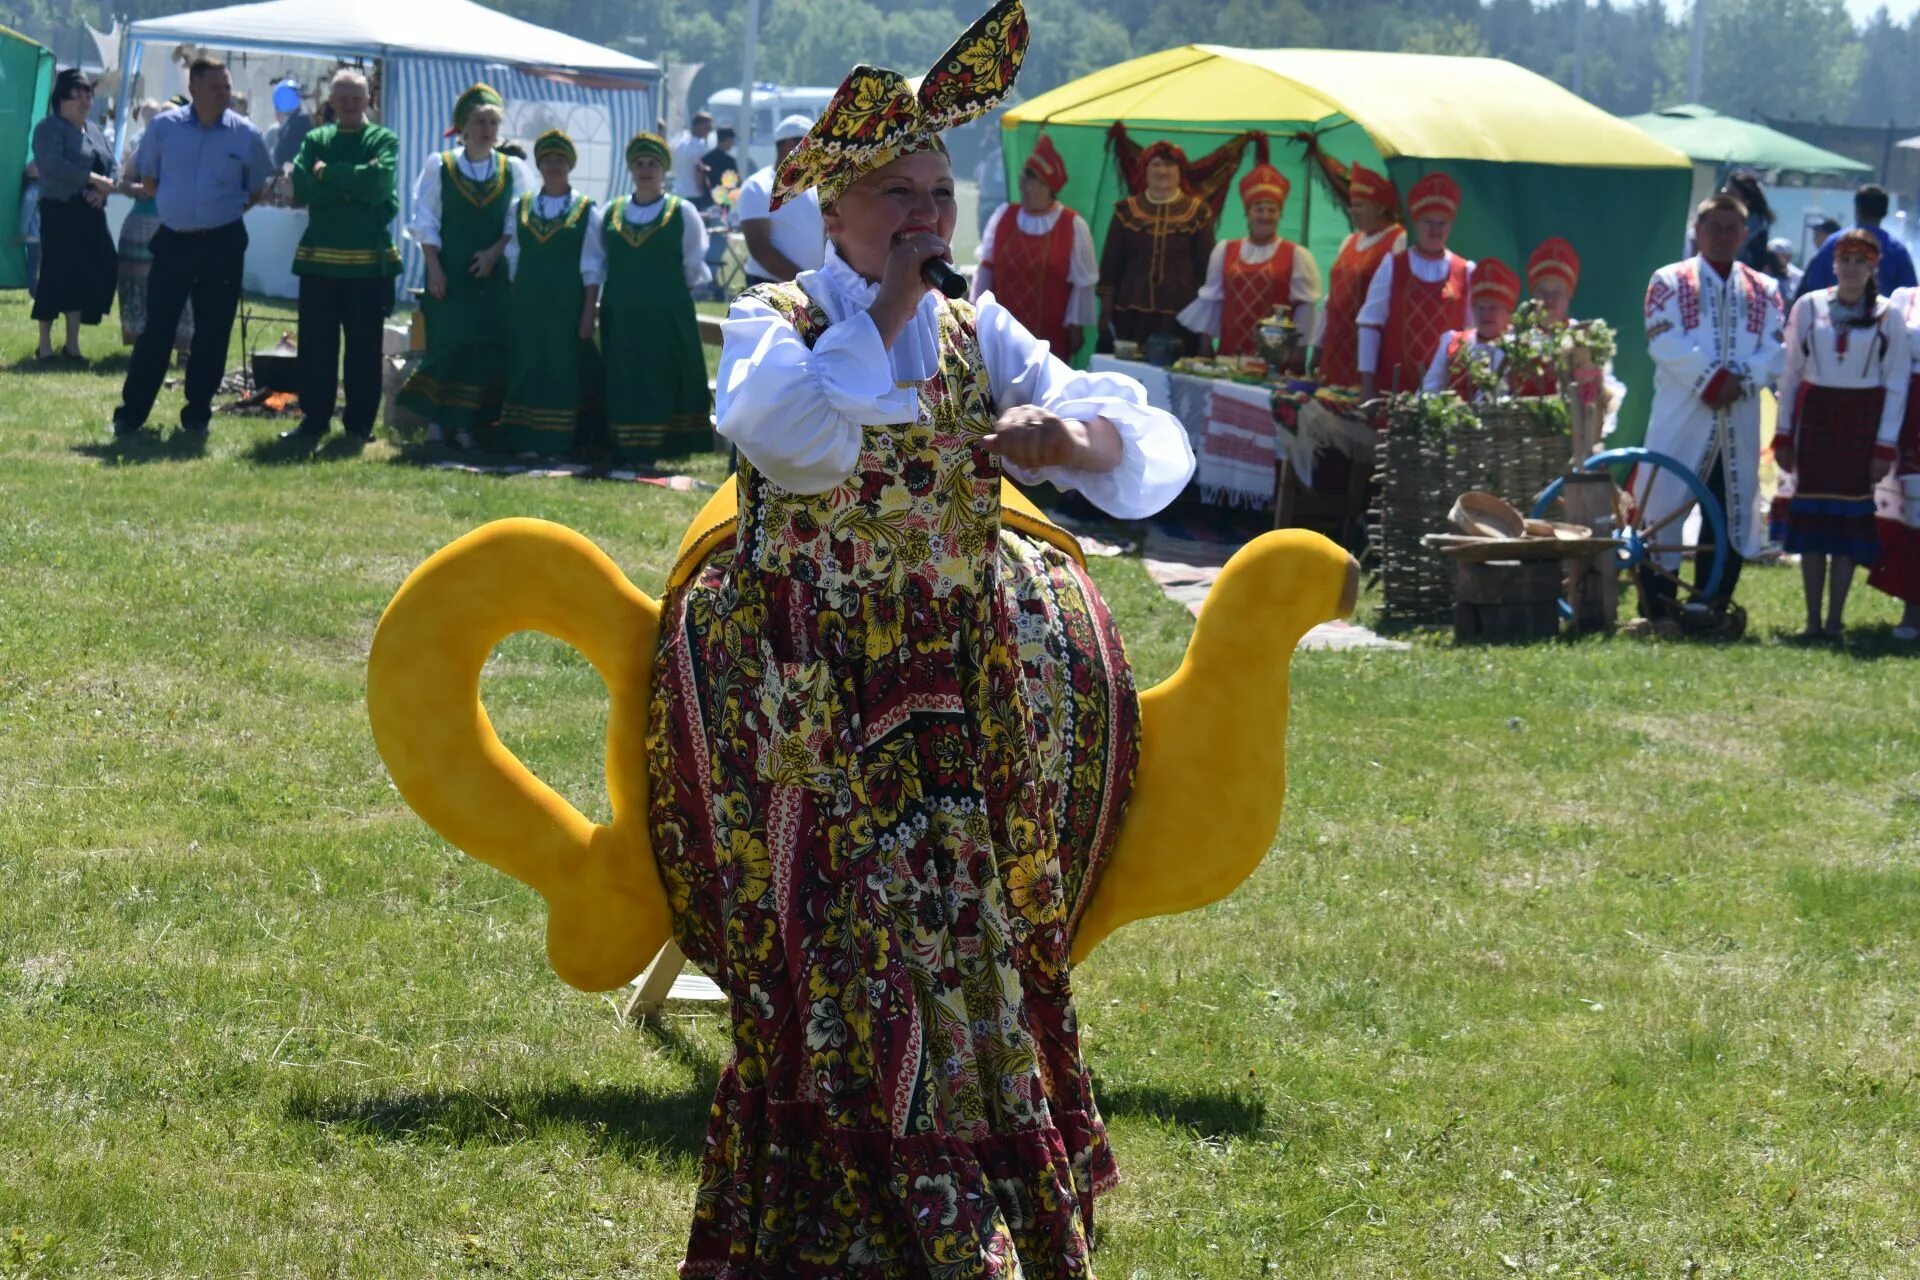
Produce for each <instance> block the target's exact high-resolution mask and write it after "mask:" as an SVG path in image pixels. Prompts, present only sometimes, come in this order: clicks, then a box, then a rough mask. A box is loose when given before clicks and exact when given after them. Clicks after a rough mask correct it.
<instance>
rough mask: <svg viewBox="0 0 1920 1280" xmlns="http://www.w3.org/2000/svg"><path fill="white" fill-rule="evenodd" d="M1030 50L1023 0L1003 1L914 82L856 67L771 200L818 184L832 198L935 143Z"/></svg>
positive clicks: (996, 94)
mask: <svg viewBox="0 0 1920 1280" xmlns="http://www.w3.org/2000/svg"><path fill="white" fill-rule="evenodd" d="M1026 52H1027V12H1026V9H1025V8H1023V7H1022V5H1021V3H1020V0H1000V3H999V4H996V5H995V6H994V7H993V8H991V9H989V10H987V12H986V13H984V14H982V15H981V16H980V17H979V19H978V20H976V21H975V22H974V24H973V25H972V26H971V27H968V28H967V30H966V34H964V35H962V36H961V37H960V38H959V39H958V40H956V41H954V43H953V45H952V47H951V48H949V49H948V50H947V51H946V53H944V54H942V55H941V57H940V60H939V61H937V62H935V63H934V64H933V66H932V67H930V68H929V69H928V70H927V74H926V75H925V76H924V77H922V78H921V80H920V83H919V87H918V88H917V89H916V88H915V87H914V83H913V81H911V80H909V79H908V78H907V77H906V76H903V75H901V74H900V73H899V72H898V71H889V70H887V69H886V68H884V67H870V66H867V65H865V64H864V63H863V64H862V65H860V66H857V67H855V68H854V69H853V70H852V71H851V72H849V73H848V75H847V78H846V79H845V80H843V81H841V83H840V88H839V89H838V90H837V91H835V93H834V95H833V100H832V101H831V102H829V103H827V109H826V110H825V111H824V112H822V113H821V115H820V118H819V119H818V120H817V121H815V122H814V126H813V128H812V129H811V130H809V131H808V133H807V136H806V137H804V138H802V139H801V140H800V145H799V146H797V147H795V148H794V149H793V152H792V153H791V154H790V155H788V157H787V159H786V161H785V162H784V163H783V164H782V165H781V166H780V171H779V173H777V174H776V175H775V177H774V184H773V200H772V207H773V208H775V209H778V208H779V207H780V206H781V205H782V204H784V203H786V202H787V201H788V200H791V199H793V198H794V197H795V196H797V195H799V194H800V193H801V192H803V191H807V190H809V189H811V188H815V187H818V188H819V190H820V202H821V203H822V204H832V203H833V202H834V201H835V200H837V199H839V197H840V195H841V194H842V193H843V192H845V191H846V189H847V188H848V187H850V186H852V185H853V184H854V183H855V182H856V181H858V180H859V178H860V177H861V175H862V174H867V173H871V172H873V171H874V170H875V169H878V168H880V167H881V166H882V165H886V164H891V163H892V162H893V161H895V160H897V159H899V158H900V157H901V156H905V155H913V154H916V153H918V152H921V151H929V150H932V149H933V148H934V147H936V146H937V145H939V138H940V135H941V134H942V133H944V132H946V131H947V130H948V129H952V128H955V127H957V126H959V125H963V124H966V123H967V122H968V121H970V120H977V119H979V118H980V117H981V116H983V115H985V114H986V113H987V112H989V111H991V110H993V108H994V107H996V106H998V105H999V104H1000V101H1001V100H1002V99H1003V98H1005V97H1006V96H1007V94H1008V93H1009V92H1011V91H1012V89H1013V82H1014V80H1015V78H1016V77H1018V76H1019V74H1020V63H1021V60H1022V59H1023V58H1025V56H1026Z"/></svg>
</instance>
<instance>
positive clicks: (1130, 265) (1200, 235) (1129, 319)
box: [1100, 142, 1214, 354]
mask: <svg viewBox="0 0 1920 1280" xmlns="http://www.w3.org/2000/svg"><path fill="white" fill-rule="evenodd" d="M1156 158H1165V159H1170V160H1172V161H1173V162H1174V163H1175V164H1177V165H1179V166H1180V167H1181V169H1182V171H1183V172H1184V171H1185V169H1186V164H1187V157H1186V153H1185V152H1183V151H1182V150H1181V149H1180V148H1179V147H1176V146H1174V145H1173V144H1172V143H1170V142H1156V143H1154V144H1153V145H1152V146H1150V147H1148V148H1147V149H1146V150H1145V151H1143V152H1141V154H1140V161H1139V171H1140V173H1141V174H1142V175H1144V174H1145V173H1146V171H1147V165H1148V164H1149V163H1151V162H1152V161H1153V160H1154V159H1156ZM1141 180H1142V181H1143V182H1144V181H1145V178H1144V177H1143V178H1142V179H1141ZM1213 230H1214V228H1213V210H1212V209H1210V208H1209V207H1208V206H1207V202H1206V201H1204V200H1202V199H1201V198H1200V197H1199V196H1196V195H1194V194H1193V193H1192V192H1190V191H1186V190H1184V189H1183V190H1179V191H1176V192H1174V194H1173V196H1172V197H1171V198H1170V199H1167V200H1164V201H1161V200H1155V199H1153V198H1152V197H1150V196H1148V195H1147V194H1146V192H1145V191H1144V190H1143V191H1139V192H1136V193H1135V194H1133V195H1130V196H1128V197H1127V198H1126V199H1125V200H1122V201H1121V202H1120V203H1119V204H1117V205H1115V206H1114V209H1113V220H1112V221H1111V222H1110V223H1108V224H1107V241H1106V245H1105V246H1104V247H1103V248H1102V250H1101V252H1100V292H1101V293H1102V294H1103V295H1105V296H1106V297H1107V299H1108V305H1109V312H1108V322H1109V324H1110V327H1111V328H1112V330H1113V336H1114V337H1115V338H1116V339H1118V340H1119V341H1122V342H1138V343H1141V344H1143V345H1144V344H1145V342H1146V340H1147V339H1148V338H1150V337H1152V336H1153V335H1154V334H1156V333H1167V334H1173V335H1174V336H1176V337H1178V338H1179V339H1180V341H1181V344H1182V346H1183V347H1184V348H1185V349H1186V351H1187V352H1188V353H1189V354H1191V352H1192V349H1193V339H1192V335H1191V334H1190V333H1189V332H1188V331H1187V330H1186V329H1185V328H1184V327H1183V326H1182V325H1181V324H1180V318H1179V317H1180V312H1181V311H1183V310H1185V309H1186V306H1187V304H1188V303H1190V302H1192V301H1193V300H1194V298H1196V297H1198V296H1199V293H1200V286H1201V284H1202V283H1203V282H1204V281H1205V280H1206V278H1207V263H1208V261H1209V260H1210V259H1211V258H1212V257H1213Z"/></svg>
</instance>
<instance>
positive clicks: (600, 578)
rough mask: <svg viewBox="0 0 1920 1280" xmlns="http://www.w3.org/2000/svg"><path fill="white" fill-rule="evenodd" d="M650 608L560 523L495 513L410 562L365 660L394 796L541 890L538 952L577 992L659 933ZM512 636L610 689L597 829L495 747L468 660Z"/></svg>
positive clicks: (653, 611) (642, 960)
mask: <svg viewBox="0 0 1920 1280" xmlns="http://www.w3.org/2000/svg"><path fill="white" fill-rule="evenodd" d="M659 624H660V609H659V606H658V605H657V604H656V603H655V602H654V601H653V600H652V599H650V598H649V597H648V596H647V595H645V594H644V593H643V592H641V591H639V590H638V589H637V588H635V587H634V586H633V584H632V583H630V582H628V581H627V579H626V577H625V576H624V575H622V574H621V572H620V570H619V568H618V567H616V566H615V564H614V563H613V561H612V560H610V559H609V558H608V557H607V556H606V555H605V554H604V553H603V552H601V550H600V549H599V548H598V547H596V546H594V545H593V544H592V543H591V542H589V541H587V539H585V538H583V537H581V536H580V535H579V534H577V533H575V532H573V531H572V530H571V529H568V528H565V527H564V526H562V525H557V524H552V523H549V522H547V521H544V520H520V519H517V520H499V521H495V522H493V523H492V524H488V525H484V526H482V527H481V528H479V529H476V530H474V531H473V532H472V533H470V534H468V535H467V536H466V537H464V538H461V539H460V540H459V541H457V542H454V543H451V544H450V545H448V546H447V547H445V548H443V549H442V550H441V551H439V552H438V553H437V554H435V555H434V556H433V557H432V558H431V559H429V560H428V561H427V562H426V563H425V564H423V565H421V566H420V567H419V568H418V569H416V570H414V572H413V574H412V575H411V576H410V577H408V579H407V581H406V583H405V584H404V585H403V586H402V587H401V588H400V591H399V593H398V594H397V595H395V596H394V598H393V602H392V603H391V604H389V605H388V606H387V611H386V613H385V614H384V615H383V616H382V617H381V619H380V626H379V629H378V630H377V631H375V632H374V637H373V649H372V653H371V654H370V656H369V658H368V662H367V711H368V715H369V717H370V719H371V720H372V723H373V736H374V741H375V743H376V744H377V745H378V747H379V749H380V755H381V757H382V758H383V759H384V760H385V761H386V763H387V769H388V772H389V773H390V774H391V775H392V777H393V782H394V785H395V786H396V787H397V788H399V791H400V794H401V796H402V797H403V798H404V799H405V800H406V802H407V803H408V804H409V805H411V806H412V807H413V809H414V810H415V811H416V812H417V813H419V814H420V816H421V817H422V818H424V819H425V820H426V821H427V823H428V825H430V826H431V827H432V828H433V829H434V830H435V831H438V832H439V833H440V834H441V835H442V836H444V837H445V838H446V839H447V840H448V841H449V842H450V843H452V844H453V845H454V846H455V847H457V848H459V849H461V850H463V851H464V852H466V853H468V854H471V855H472V856H473V857H476V858H479V859H480V860H481V861H483V862H486V863H488V864H490V865H492V866H494V867H497V868H498V869H499V870H501V871H504V872H506V873H507V874H508V875H511V876H513V877H514V878H516V879H518V880H522V881H524V882H525V883H527V884H528V885H531V886H532V887H533V888H534V889H535V890H537V891H538V892H539V893H540V894H541V896H542V897H544V898H545V899H546V900H547V904H548V908H549V914H548V918H547V959H548V962H549V963H550V964H552V966H553V970H554V972H555V973H557V974H559V975H560V977H561V978H562V979H563V980H564V981H566V982H567V983H569V984H570V985H572V986H575V987H578V988H580V989H581V990H583V991H604V990H609V989H611V988H614V987H618V986H622V985H624V984H625V983H627V982H628V981H630V980H631V979H632V978H633V977H634V976H635V975H636V974H638V973H639V972H640V971H641V970H642V969H643V968H645V967H646V964H647V962H648V961H650V960H651V959H652V958H653V957H654V955H655V953H656V952H658V951H659V950H660V947H661V945H662V944H663V943H665V942H666V941H667V937H668V931H669V916H668V911H667V901H666V894H665V892H664V890H663V889H662V887H661V884H660V877H659V873H658V870H657V868H656V867H655V864H654V860H653V852H652V849H651V847H650V846H649V844H648V840H647V762H646V740H647V711H648V703H649V699H650V697H651V693H652V684H653V676H652V668H653V653H654V641H655V637H656V635H657V633H658V630H659ZM516 631H541V632H545V633H546V634H548V635H551V636H554V637H555V638H557V639H559V640H562V641H565V642H566V643H568V644H571V645H572V646H574V647H575V648H577V649H579V650H580V651H581V652H582V653H584V654H585V655H586V656H587V660H588V661H589V662H591V663H592V664H593V666H594V668H595V669H596V670H598V671H599V673H600V678H601V679H602V680H604V681H606V684H607V690H608V692H609V694H610V695H611V710H610V718H609V723H608V726H607V763H606V767H607V794H608V798H609V799H610V801H611V802H612V806H613V820H612V821H611V822H610V823H608V824H607V825H605V826H596V825H595V824H594V823H592V822H590V821H588V820H587V818H586V817H585V816H584V815H582V814H581V813H580V811H579V810H577V809H575V808H574V807H573V806H572V805H571V804H569V803H568V802H567V801H566V800H565V799H564V798H562V797H561V796H560V795H559V794H558V793H557V792H555V791H554V790H553V789H552V788H551V787H549V786H547V785H546V784H545V783H543V782H541V781H540V780H539V779H538V778H536V777H534V776H533V774H532V773H530V772H528V770H527V768H526V766H525V765H523V764H521V763H520V761H519V760H518V759H516V758H515V757H514V755H513V753H512V752H510V751H508V750H507V749H506V747H505V746H504V745H502V744H501V742H500V739H499V737H498V736H497V735H495V733H494V731H493V726H492V725H491V724H490V723H489V722H488V720H487V713H486V711H485V709H484V708H483V707H482V706H481V704H480V670H481V668H482V667H483V666H484V665H485V664H486V661H487V655H488V654H490V653H491V652H492V651H493V648H494V646H495V645H497V644H499V643H500V641H501V640H503V639H505V638H506V637H507V636H509V635H511V634H513V633H514V632H516Z"/></svg>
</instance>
